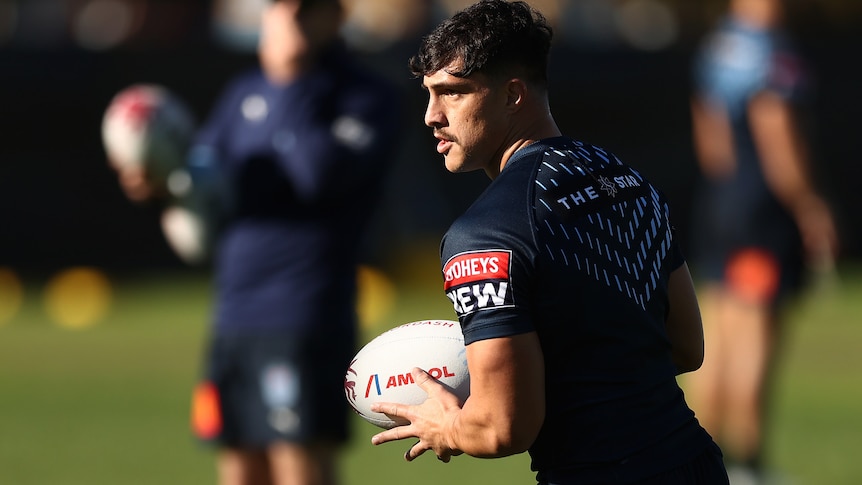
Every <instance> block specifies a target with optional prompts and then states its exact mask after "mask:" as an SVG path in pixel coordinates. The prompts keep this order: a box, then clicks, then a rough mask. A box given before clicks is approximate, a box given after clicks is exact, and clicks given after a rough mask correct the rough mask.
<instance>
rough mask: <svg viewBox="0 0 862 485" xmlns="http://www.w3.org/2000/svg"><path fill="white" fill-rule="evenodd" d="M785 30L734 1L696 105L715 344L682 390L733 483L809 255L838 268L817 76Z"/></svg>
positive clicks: (762, 4) (752, 462)
mask: <svg viewBox="0 0 862 485" xmlns="http://www.w3.org/2000/svg"><path fill="white" fill-rule="evenodd" d="M781 24H782V6H781V0H732V1H731V2H730V4H729V12H728V15H726V16H725V17H724V18H723V19H722V21H721V23H720V24H719V26H718V27H717V28H716V30H715V31H714V32H712V33H711V34H710V35H709V36H708V37H707V39H706V42H705V43H704V46H703V48H702V50H701V52H700V55H699V57H698V61H697V63H696V66H697V70H696V81H697V82H696V87H697V90H696V96H695V98H694V99H693V102H692V115H693V119H692V121H693V127H694V141H695V147H696V149H697V152H696V153H697V155H698V162H699V166H700V169H701V174H702V176H703V180H702V185H701V187H700V189H699V190H698V191H697V193H698V194H699V196H700V197H699V199H698V200H697V203H696V204H695V206H694V212H693V216H694V225H693V227H694V228H695V231H694V233H695V237H694V239H693V242H694V244H693V251H692V256H693V258H692V261H694V264H693V265H692V266H693V273H694V275H695V278H696V279H697V280H698V281H701V282H702V283H703V285H702V288H701V289H702V291H701V292H700V297H701V303H702V308H703V318H704V331H705V333H706V342H707V344H706V359H705V361H704V366H703V369H702V370H701V371H700V372H698V373H697V374H696V375H693V376H691V377H688V378H687V379H686V382H685V386H686V391H687V394H688V396H689V397H690V402H691V405H692V408H693V409H694V410H695V411H696V412H697V415H698V417H699V418H700V419H701V421H702V423H703V425H704V426H705V427H706V429H707V430H708V431H709V432H710V433H712V435H713V436H715V438H716V440H718V441H719V442H720V443H721V445H722V448H723V449H724V452H725V456H726V458H727V459H728V464H729V466H728V469H729V471H730V472H731V475H734V474H739V475H748V476H751V477H752V478H749V481H750V482H754V480H756V479H757V478H759V477H758V476H759V475H760V471H761V470H760V468H761V464H762V459H763V430H764V409H765V405H766V397H767V396H765V395H764V394H765V392H766V391H767V389H768V386H769V381H770V378H771V376H772V372H771V363H772V360H773V355H774V346H775V342H776V336H777V332H778V330H779V329H780V325H779V324H780V318H779V316H780V314H781V311H782V310H783V304H784V303H785V302H786V301H787V300H788V298H789V297H792V296H793V295H794V294H795V293H796V292H797V291H798V290H799V289H800V285H801V283H802V275H803V269H804V266H805V259H806V254H807V259H808V261H809V262H810V263H815V264H817V263H820V264H822V263H826V264H831V263H832V258H834V255H835V252H836V248H837V236H836V229H835V224H834V221H833V218H832V215H831V213H830V210H829V208H828V206H827V205H826V203H825V202H824V201H823V199H822V198H821V197H820V196H819V194H817V192H816V190H815V184H814V183H813V182H812V177H811V173H810V172H811V170H810V167H809V163H810V162H809V160H808V153H807V148H806V147H805V137H804V133H803V132H802V131H801V130H800V129H799V122H798V120H797V118H796V111H797V108H798V105H799V102H800V101H802V100H804V98H805V94H806V91H807V90H806V89H805V88H806V84H808V82H807V79H806V78H807V77H808V76H807V73H806V72H805V69H804V68H803V63H802V62H801V61H800V58H799V57H798V56H797V55H796V54H795V53H794V51H793V49H792V47H791V45H790V44H789V42H788V39H787V38H786V36H785V35H784V34H783V33H782V30H781Z"/></svg>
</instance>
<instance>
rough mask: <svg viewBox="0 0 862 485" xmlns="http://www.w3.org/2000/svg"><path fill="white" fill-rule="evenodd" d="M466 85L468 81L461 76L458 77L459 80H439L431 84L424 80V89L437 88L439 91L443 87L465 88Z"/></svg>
mask: <svg viewBox="0 0 862 485" xmlns="http://www.w3.org/2000/svg"><path fill="white" fill-rule="evenodd" d="M466 85H467V82H466V81H465V80H463V79H461V78H458V80H455V81H439V82H436V83H431V84H430V85H429V84H427V83H425V82H424V81H423V82H422V89H425V90H429V89H436V90H438V91H439V90H441V89H463V88H464V86H466Z"/></svg>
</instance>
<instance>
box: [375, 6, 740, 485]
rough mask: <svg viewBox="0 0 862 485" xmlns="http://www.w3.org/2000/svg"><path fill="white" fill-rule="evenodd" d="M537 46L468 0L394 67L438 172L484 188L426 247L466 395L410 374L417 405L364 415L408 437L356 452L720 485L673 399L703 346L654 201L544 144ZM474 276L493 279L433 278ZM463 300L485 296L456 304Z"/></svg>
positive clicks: (571, 145)
mask: <svg viewBox="0 0 862 485" xmlns="http://www.w3.org/2000/svg"><path fill="white" fill-rule="evenodd" d="M551 37H552V31H551V28H550V27H549V26H548V24H547V22H546V20H545V19H544V18H543V16H542V15H541V14H540V13H539V12H536V11H535V10H532V9H531V7H530V6H529V5H527V4H526V3H524V2H511V3H509V2H506V1H504V0H484V1H481V2H479V3H477V4H475V5H473V6H471V7H468V8H467V9H465V10H463V11H461V12H459V13H458V14H456V15H455V16H454V17H452V18H451V19H449V20H447V21H444V22H443V23H442V24H441V25H440V26H439V27H438V28H437V29H436V30H434V31H433V32H432V33H431V34H430V35H429V36H428V37H426V38H425V39H424V41H423V43H422V45H421V47H420V50H419V53H418V55H416V56H415V57H413V58H412V59H411V60H410V68H411V70H412V72H413V73H414V74H416V75H417V77H422V85H423V87H424V88H425V89H426V90H427V91H428V94H429V102H428V107H427V110H426V112H425V123H426V125H428V126H429V127H431V128H432V129H433V133H434V136H435V137H436V138H437V139H438V140H439V143H438V144H437V151H438V152H439V153H440V154H441V155H443V158H444V160H445V164H446V168H447V169H448V170H449V171H451V172H466V171H470V170H484V171H485V173H486V174H487V175H488V176H489V177H490V178H491V179H492V182H491V184H490V186H489V187H488V188H487V190H486V191H485V192H484V193H483V194H482V195H481V196H480V197H479V198H478V200H476V201H475V203H474V204H473V205H472V206H471V207H470V208H469V209H468V210H467V211H466V212H465V213H464V214H463V215H462V216H461V217H460V218H459V219H458V220H456V221H455V223H454V224H453V225H452V226H451V228H450V229H449V231H448V232H447V233H446V235H445V237H444V239H443V243H442V249H441V251H442V255H441V256H442V264H443V275H444V281H445V282H444V287H445V289H446V291H447V294H448V296H449V297H450V299H451V300H452V301H453V303H454V307H455V310H456V313H457V314H458V317H459V319H460V321H461V324H462V328H463V332H464V338H465V343H466V344H467V363H468V367H469V370H470V396H469V398H467V400H466V401H465V402H459V401H458V399H457V398H456V397H455V396H454V395H453V394H451V393H449V392H448V391H447V390H446V389H445V388H444V387H442V386H441V385H440V383H439V382H437V381H435V380H434V379H432V378H431V377H430V376H429V375H428V374H427V373H426V372H425V371H423V370H421V369H414V371H413V373H414V374H413V375H414V379H415V380H416V382H417V383H418V384H419V385H420V386H421V387H422V388H423V389H424V390H425V391H426V392H427V393H428V399H427V400H426V401H425V403H423V404H421V405H418V406H406V405H400V404H395V403H377V404H375V405H374V406H373V409H374V410H375V411H377V412H383V413H386V414H388V415H390V416H397V417H401V418H406V419H407V420H408V421H409V422H410V424H408V425H405V426H400V427H396V428H393V429H391V430H387V431H383V432H381V433H379V434H377V435H375V436H374V437H373V438H372V443H374V444H377V445H379V444H381V443H386V442H388V441H392V440H400V439H408V438H418V440H419V441H418V442H417V443H415V444H414V445H413V446H411V447H410V448H409V449H408V451H407V453H406V455H405V458H406V459H407V460H408V461H409V460H413V459H415V458H416V457H418V456H419V455H421V454H422V453H424V452H425V451H428V450H431V451H432V452H433V453H435V454H436V455H437V457H438V458H439V459H440V460H442V461H444V462H446V461H449V459H450V457H452V456H455V455H458V454H461V453H466V454H469V455H472V456H476V457H487V458H491V457H501V456H506V455H512V454H515V453H521V452H523V451H529V452H530V455H531V458H532V468H533V469H534V470H535V471H537V472H538V473H537V480H538V482H539V483H541V484H568V483H579V484H583V483H597V484H598V483H602V484H608V483H635V482H637V483H699V484H712V483H727V475H726V472H725V470H724V467H723V464H722V460H721V452H720V450H719V449H718V447H717V446H716V445H715V443H714V442H713V441H712V439H711V438H710V436H709V435H708V434H707V433H706V431H705V430H704V429H703V428H702V427H701V426H700V425H699V424H698V422H697V420H696V419H695V417H694V414H693V413H692V411H691V410H690V409H689V408H688V406H687V405H686V403H685V400H684V398H683V394H682V391H681V390H680V388H679V387H678V385H677V383H676V376H677V375H678V374H680V373H683V372H688V371H692V370H694V369H697V368H698V367H699V366H700V364H701V361H702V358H703V339H702V329H701V321H700V314H699V310H698V305H697V301H696V298H695V293H694V289H693V286H692V282H691V279H690V276H689V271H688V268H687V266H686V264H685V262H684V260H683V257H682V255H681V253H680V250H679V247H678V243H677V241H676V239H675V237H674V231H673V227H672V225H671V222H670V220H669V208H668V205H667V202H666V200H665V198H664V197H663V196H662V194H661V193H660V192H659V191H658V190H657V189H656V188H655V187H654V186H652V185H651V184H650V183H649V182H648V181H647V180H646V179H645V178H644V177H643V176H642V175H641V174H640V173H638V172H637V171H636V170H634V169H633V168H631V167H629V166H627V165H624V164H623V163H622V162H621V161H620V160H619V159H618V158H617V157H616V156H614V155H613V154H612V153H610V152H608V151H605V150H603V149H602V148H599V147H595V146H591V145H589V144H586V143H582V142H580V141H576V140H573V139H571V138H568V137H565V136H562V135H561V133H560V130H559V129H558V127H557V125H556V123H555V121H554V119H553V117H552V115H551V112H550V108H549V105H548V93H547V78H546V72H547V59H548V52H549V49H550V43H551ZM482 260H488V261H491V260H493V261H495V263H496V264H494V265H485V266H483V265H480V264H476V265H472V266H471V267H473V268H478V269H477V271H476V272H474V273H475V274H471V275H469V276H466V277H460V278H447V277H446V275H448V274H450V272H448V271H447V269H448V268H449V267H451V266H453V265H457V264H469V263H470V262H471V261H482ZM481 268H488V271H487V272H484V271H483V270H482V269H481ZM477 284H478V285H480V286H483V287H485V286H488V285H490V286H491V287H492V288H494V289H495V293H496V295H497V296H498V298H478V297H476V298H474V297H471V296H468V295H470V292H464V291H458V290H459V288H462V287H465V286H467V287H472V286H474V285H477Z"/></svg>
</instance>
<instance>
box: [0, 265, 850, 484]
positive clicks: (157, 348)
mask: <svg viewBox="0 0 862 485" xmlns="http://www.w3.org/2000/svg"><path fill="white" fill-rule="evenodd" d="M840 273H841V274H840V284H839V285H838V286H834V287H832V288H831V289H830V288H822V289H820V290H817V291H814V292H811V293H810V294H809V297H808V298H806V299H805V300H804V301H802V302H800V303H799V304H798V305H797V306H796V307H794V309H793V311H792V316H791V320H790V325H789V327H788V331H787V332H786V335H785V341H784V353H783V355H782V357H781V360H780V362H779V366H780V378H779V381H778V382H777V383H776V386H775V390H774V396H775V404H774V406H773V411H772V413H771V424H772V428H771V432H770V435H769V442H770V444H771V446H772V451H771V453H770V456H769V463H770V468H771V469H773V470H774V471H775V473H776V474H777V476H779V477H781V478H783V479H784V480H785V481H781V482H778V483H789V484H793V485H805V484H810V485H820V484H830V485H838V484H847V485H850V484H857V483H862V460H860V459H859V458H858V453H859V450H860V449H862V376H860V373H862V267H859V266H852V265H849V264H848V265H845V266H843V267H842V268H841V272H840ZM422 274H424V275H425V276H424V277H421V278H404V277H401V276H396V278H395V284H394V285H393V286H386V285H380V284H379V283H378V284H376V285H375V286H374V288H375V290H374V291H373V292H372V293H373V295H372V297H371V298H370V299H369V300H368V301H370V302H371V303H370V305H371V307H373V308H372V311H370V313H369V315H370V316H369V317H368V318H369V324H368V325H367V326H366V330H365V337H364V338H365V340H368V339H370V338H371V337H373V336H374V335H376V334H377V333H379V332H381V331H383V330H384V329H386V328H387V327H389V326H393V325H395V324H399V323H404V322H407V321H411V320H418V319H423V318H446V319H450V318H452V317H453V313H452V311H451V309H450V308H449V305H448V304H447V301H446V299H445V297H444V296H443V294H442V291H440V290H439V288H438V287H439V284H438V281H437V280H435V276H436V274H437V273H436V272H435V270H434V269H433V266H431V267H429V268H428V269H423V272H422ZM108 277H109V279H110V280H111V282H112V293H111V294H112V298H111V300H110V306H109V308H108V312H107V314H106V315H105V316H104V317H103V318H101V319H100V321H99V323H98V324H96V325H94V326H92V327H89V328H83V329H75V330H72V329H68V328H62V327H60V326H58V325H57V324H56V323H55V322H54V321H53V320H52V317H51V316H50V314H49V312H47V311H46V310H45V307H44V305H43V298H44V291H45V284H46V278H38V277H36V278H31V279H29V280H28V281H27V282H26V285H25V287H24V291H23V295H24V300H23V305H22V306H21V307H20V309H19V310H18V311H17V312H15V314H14V315H12V316H8V315H7V318H6V319H5V321H4V320H0V484H4V485H29V484H34V485H55V484H58V485H73V484H82V485H94V484H124V485H134V484H153V485H156V484H158V485H164V484H183V485H186V484H213V483H215V474H214V471H213V467H212V455H211V454H210V452H209V451H208V450H206V449H204V448H202V447H200V446H199V445H197V444H196V443H195V442H194V441H193V440H192V439H191V437H190V433H189V432H188V425H187V415H188V408H189V389H190V388H191V386H192V384H193V382H194V379H195V377H196V375H197V371H198V368H199V359H200V352H201V344H202V340H203V336H204V332H205V328H206V327H205V325H206V322H207V318H208V312H209V306H208V305H209V302H210V294H209V288H208V286H207V285H208V283H207V281H206V279H205V278H204V277H203V276H202V275H201V274H196V273H193V272H178V273H172V274H136V275H113V274H110V273H109V274H108ZM369 281H376V280H374V279H373V278H372V279H371V280H369ZM4 298H6V300H8V299H9V298H8V297H4V296H3V295H0V303H2V302H3V301H4ZM390 298H391V299H390ZM387 302H389V303H390V304H391V306H388V305H387ZM8 305H9V303H8V302H7V306H8ZM0 306H2V305H0ZM2 314H3V312H0V315H2ZM354 425H355V428H356V433H355V439H354V440H353V442H352V443H351V445H350V447H349V449H348V451H347V454H346V457H345V460H344V462H343V464H342V469H341V476H342V478H343V483H344V484H345V485H365V484H410V485H423V484H429V485H430V484H434V485H436V484H455V483H465V484H466V483H470V484H477V483H478V484H530V483H535V482H533V481H532V479H533V474H532V473H531V472H530V471H529V469H528V465H529V459H528V457H527V456H526V455H521V456H516V457H512V458H508V459H504V460H478V459H473V458H469V457H464V456H462V457H456V458H453V460H452V462H451V463H448V464H443V463H440V462H438V461H437V460H436V459H434V457H433V455H431V454H426V455H424V456H422V457H421V458H420V459H418V460H417V461H415V462H413V463H406V462H405V461H404V460H403V458H402V455H403V453H404V451H405V450H406V449H407V447H408V446H409V443H408V442H403V443H400V442H399V443H394V444H386V445H382V446H380V447H377V448H374V447H372V446H371V445H370V444H369V440H370V437H371V435H372V434H373V433H374V431H375V430H376V428H374V427H373V426H371V425H370V424H367V423H365V422H364V421H362V420H361V419H359V418H358V417H356V418H355V420H354Z"/></svg>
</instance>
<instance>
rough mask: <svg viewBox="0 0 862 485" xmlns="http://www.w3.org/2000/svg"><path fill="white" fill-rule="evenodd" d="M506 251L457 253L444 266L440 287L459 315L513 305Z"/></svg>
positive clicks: (508, 253) (507, 253)
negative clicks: (441, 286)
mask: <svg viewBox="0 0 862 485" xmlns="http://www.w3.org/2000/svg"><path fill="white" fill-rule="evenodd" d="M511 260H512V252H511V251H508V250H505V249H492V250H487V251H471V252H466V253H460V254H456V255H455V256H452V257H451V258H449V261H446V264H445V265H444V266H443V280H444V283H443V287H444V289H445V291H446V296H448V297H449V299H450V300H452V304H453V305H454V306H455V312H456V313H457V314H458V315H462V316H463V315H467V314H469V313H473V312H475V311H478V310H486V309H489V308H501V307H507V306H512V293H511V291H510V290H509V286H510V285H509V283H510V282H509V263H510V262H511Z"/></svg>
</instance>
